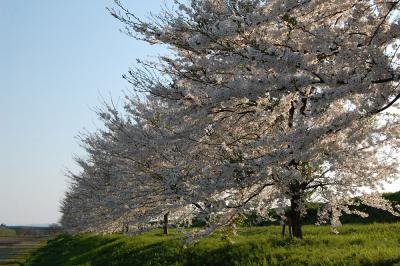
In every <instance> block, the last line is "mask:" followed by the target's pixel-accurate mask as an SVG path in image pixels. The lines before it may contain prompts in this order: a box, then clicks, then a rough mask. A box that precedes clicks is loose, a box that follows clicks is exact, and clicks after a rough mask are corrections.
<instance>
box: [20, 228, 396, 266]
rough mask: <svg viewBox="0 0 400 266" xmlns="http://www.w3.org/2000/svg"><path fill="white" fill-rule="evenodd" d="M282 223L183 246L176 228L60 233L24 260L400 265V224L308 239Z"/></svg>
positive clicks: (309, 231)
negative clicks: (284, 231)
mask: <svg viewBox="0 0 400 266" xmlns="http://www.w3.org/2000/svg"><path fill="white" fill-rule="evenodd" d="M280 230H281V228H280V227H279V226H269V227H247V228H240V230H239V235H238V236H234V237H230V239H227V237H226V234H225V233H223V232H219V233H216V234H214V235H213V236H211V237H208V238H205V239H202V240H201V241H200V242H198V243H194V244H190V245H188V246H187V247H184V246H183V244H182V242H181V241H180V237H179V235H178V234H177V233H172V234H171V235H169V236H167V237H165V236H163V235H162V234H161V231H157V230H156V231H152V232H149V233H146V234H143V235H140V236H136V237H127V236H122V235H108V236H99V235H91V234H82V235H78V236H66V235H63V236H59V237H58V238H56V239H54V240H51V241H49V243H48V245H47V246H45V247H43V248H41V249H39V250H38V251H37V252H36V253H34V255H33V256H32V257H30V259H29V260H28V261H27V263H26V265H396V264H397V265H400V223H392V224H370V225H355V224H353V225H345V226H343V227H341V228H340V234H339V235H334V234H332V233H331V232H330V228H329V227H328V226H321V227H316V226H305V227H304V235H305V238H304V240H302V241H300V240H295V239H294V240H290V239H282V237H281V236H280Z"/></svg>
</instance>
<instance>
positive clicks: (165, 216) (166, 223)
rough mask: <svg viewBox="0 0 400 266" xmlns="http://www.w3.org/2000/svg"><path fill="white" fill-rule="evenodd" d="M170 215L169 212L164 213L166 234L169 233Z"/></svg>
mask: <svg viewBox="0 0 400 266" xmlns="http://www.w3.org/2000/svg"><path fill="white" fill-rule="evenodd" d="M168 216H169V212H167V213H166V214H164V224H163V230H164V235H168Z"/></svg>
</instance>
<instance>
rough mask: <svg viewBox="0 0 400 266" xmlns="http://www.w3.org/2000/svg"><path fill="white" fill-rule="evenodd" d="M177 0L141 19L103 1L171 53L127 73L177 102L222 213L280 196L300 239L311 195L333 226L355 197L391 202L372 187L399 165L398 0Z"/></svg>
mask: <svg viewBox="0 0 400 266" xmlns="http://www.w3.org/2000/svg"><path fill="white" fill-rule="evenodd" d="M176 4H177V5H176V7H177V8H171V9H166V10H164V12H162V13H161V14H159V15H157V16H153V18H152V19H151V20H149V21H142V20H141V19H139V18H137V17H136V16H135V15H134V14H133V13H131V12H130V11H129V10H128V9H127V8H125V7H124V6H123V5H122V3H121V2H120V1H116V5H117V7H116V8H115V9H110V11H111V13H112V14H113V15H114V16H115V17H116V18H118V19H119V20H120V21H121V22H123V23H124V24H125V26H126V28H125V30H126V33H127V34H128V35H130V36H132V37H135V38H137V39H141V40H144V41H146V42H149V43H150V44H166V45H168V46H169V47H170V48H171V49H172V50H173V51H174V54H173V55H172V56H170V57H167V56H165V57H160V61H159V62H143V68H142V69H139V70H132V71H130V72H129V75H126V79H127V80H128V81H129V82H130V83H132V85H133V87H134V88H135V89H136V90H137V91H138V92H147V93H148V94H150V95H152V97H156V98H158V99H159V100H160V101H162V102H164V105H165V106H166V108H170V109H171V110H173V111H171V112H170V116H169V117H168V115H166V116H165V117H164V118H163V119H165V120H166V121H168V122H166V123H165V127H166V129H169V131H170V133H172V134H174V135H175V136H176V137H178V138H181V139H182V140H190V141H192V142H193V145H197V146H198V147H200V148H199V149H200V150H204V151H207V152H208V154H209V158H211V157H214V159H216V158H218V160H216V163H215V165H213V167H212V168H213V169H212V170H211V172H212V175H211V176H204V175H201V176H202V178H203V179H204V180H207V178H215V179H216V180H218V182H220V183H221V187H222V189H221V190H220V193H219V194H218V195H219V198H220V199H222V201H221V202H220V204H212V205H213V212H214V213H218V214H221V213H222V214H228V215H227V216H224V215H221V216H222V217H226V219H225V218H221V217H220V218H219V221H218V223H221V224H223V223H225V224H226V223H229V222H230V221H233V220H234V217H235V216H237V215H239V214H240V213H241V212H243V211H245V210H246V209H247V210H248V209H252V210H254V209H256V210H263V209H266V208H267V207H268V206H279V207H280V208H281V209H282V210H284V209H287V208H289V209H288V210H286V213H283V214H282V215H283V216H284V217H285V216H286V217H290V220H291V223H292V226H293V234H294V236H295V237H298V238H301V237H302V232H301V216H302V214H303V213H304V211H305V208H306V203H307V202H308V201H310V200H322V201H324V202H326V205H325V206H326V209H325V210H321V219H322V220H324V219H325V218H327V215H329V216H330V218H331V221H332V224H333V225H334V226H337V225H339V220H338V217H340V214H341V213H342V212H343V211H346V212H352V210H351V209H350V208H348V206H349V205H351V204H353V203H354V201H353V200H352V199H353V198H354V197H355V196H360V195H361V198H362V199H363V202H364V203H366V204H370V205H373V206H376V207H381V208H385V209H388V210H391V211H392V212H394V211H393V210H392V209H391V208H390V206H389V204H388V203H387V202H385V201H383V200H382V199H379V197H378V196H377V195H376V196H373V194H371V193H370V192H376V191H379V189H380V188H381V186H382V184H383V183H384V182H390V181H392V180H393V179H395V178H396V177H397V175H398V163H397V159H396V158H395V155H394V154H395V153H397V151H398V147H399V119H398V116H396V115H395V114H392V115H390V114H387V113H385V111H387V110H389V108H391V107H393V106H394V105H396V104H397V100H398V99H399V98H400V89H399V86H398V85H399V75H398V71H397V67H396V62H397V55H398V54H397V50H398V45H397V42H398V38H399V34H400V26H399V23H398V20H397V17H396V11H397V10H398V7H399V1H346V0H338V1H329V2H326V1H306V0H303V1H295V0H286V1H278V0H276V1H273V0H272V1H261V0H231V1H229V0H200V1H191V2H190V3H178V2H177V1H176ZM157 72H158V73H157ZM154 73H156V74H154ZM161 77H162V78H161ZM201 189H202V190H203V191H207V190H208V192H207V194H208V193H210V195H211V194H212V193H211V191H212V190H213V189H212V187H202V188H201ZM367 192H368V194H367ZM358 214H360V215H365V214H362V213H358ZM228 217H229V218H228ZM222 221H223V222H222Z"/></svg>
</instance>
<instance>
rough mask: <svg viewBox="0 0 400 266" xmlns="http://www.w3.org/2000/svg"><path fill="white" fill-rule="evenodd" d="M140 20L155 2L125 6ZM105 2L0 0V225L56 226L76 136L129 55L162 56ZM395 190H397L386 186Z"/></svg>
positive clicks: (118, 81) (89, 124) (88, 124)
mask: <svg viewBox="0 0 400 266" xmlns="http://www.w3.org/2000/svg"><path fill="white" fill-rule="evenodd" d="M125 3H126V4H127V6H128V7H129V8H130V9H131V11H134V13H136V14H137V15H139V16H140V17H143V16H145V15H146V14H147V13H148V12H150V11H153V12H157V11H158V10H159V9H160V5H161V4H162V1H161V0H146V1H125ZM106 6H109V7H110V6H113V2H112V0H68V1H55V0H35V1H33V0H32V1H26V0H0V223H6V224H41V223H52V222H57V221H58V220H59V218H60V213H59V212H58V209H59V203H60V201H61V200H62V198H63V193H64V191H65V190H66V188H67V178H66V177H65V176H64V173H65V170H66V169H67V168H68V169H71V170H73V171H77V170H78V169H77V167H76V166H75V164H74V162H73V160H72V158H73V156H74V155H81V154H82V150H81V149H80V148H79V145H78V142H77V140H76V138H75V136H76V135H77V134H78V132H80V131H82V130H83V129H84V128H86V129H88V130H91V131H93V130H95V129H96V128H97V127H98V126H99V125H100V124H99V123H98V122H97V119H96V116H95V114H94V112H93V109H94V107H96V106H98V105H99V104H100V103H101V101H102V98H101V97H103V98H105V99H106V100H107V99H110V97H112V98H113V99H118V97H120V96H121V95H122V94H123V93H122V91H123V90H125V89H127V88H129V86H128V84H127V83H126V82H125V81H124V80H123V79H122V78H121V75H122V74H123V73H126V72H127V70H128V68H129V67H130V66H133V65H134V64H135V61H136V58H142V59H144V58H148V56H154V55H157V54H160V53H165V52H166V51H165V50H163V49H162V48H160V47H154V46H148V45H146V44H145V43H142V42H139V41H135V40H133V39H132V38H129V37H127V36H126V35H124V34H122V33H120V32H119V28H121V27H122V25H121V24H120V23H119V22H118V21H116V20H115V19H114V18H113V17H112V16H111V15H109V13H108V12H107V11H106V9H105V7H106ZM388 188H389V190H396V189H398V188H399V185H397V186H391V187H388Z"/></svg>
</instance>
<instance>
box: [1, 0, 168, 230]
mask: <svg viewBox="0 0 400 266" xmlns="http://www.w3.org/2000/svg"><path fill="white" fill-rule="evenodd" d="M125 3H126V5H127V6H128V7H129V8H130V9H131V10H132V11H134V12H135V13H136V14H138V15H139V16H141V17H143V16H145V15H146V14H147V13H148V12H150V11H154V12H157V11H158V10H159V9H160V5H161V4H162V1H160V0H146V1H125ZM106 6H108V7H110V6H113V1H111V0H84V1H83V0H68V1H54V0H35V1H26V0H0V223H6V224H39V223H52V222H57V221H58V219H59V218H60V214H59V212H58V209H59V202H60V201H61V199H62V197H63V193H64V191H65V190H66V188H67V182H66V180H67V178H66V177H65V176H64V173H65V170H66V169H67V168H68V169H72V170H77V167H76V166H75V164H74V162H73V160H72V157H73V156H74V155H76V154H78V155H79V154H82V151H81V149H80V148H79V145H78V141H77V140H76V138H75V137H76V135H77V134H78V133H79V132H80V131H82V130H83V129H84V128H86V129H88V130H94V129H95V128H97V127H98V126H99V123H98V122H97V119H96V115H95V114H94V112H93V109H94V107H96V106H99V104H100V103H101V101H102V99H101V97H104V98H105V99H106V100H107V99H110V97H113V98H114V99H118V97H120V96H121V95H122V91H123V90H125V89H127V88H129V86H128V84H127V83H126V82H125V81H124V80H123V79H122V78H121V75H122V74H123V73H126V72H127V70H128V68H129V67H130V66H133V65H134V64H135V61H136V58H142V59H145V58H148V56H152V55H157V54H159V53H165V52H166V51H163V50H161V48H160V47H154V46H148V45H146V44H145V43H143V42H139V41H135V40H133V39H132V38H130V37H128V36H126V35H124V34H122V33H120V32H119V29H120V28H121V27H122V25H121V24H120V23H119V22H118V21H117V20H116V19H114V18H113V17H112V16H111V15H110V14H109V13H108V11H107V10H106V9H105V7H106Z"/></svg>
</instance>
